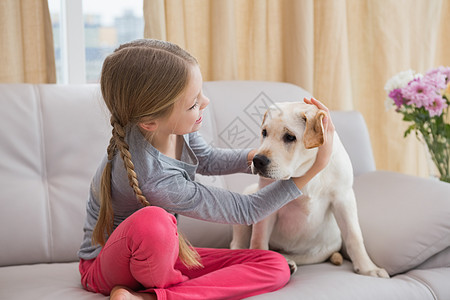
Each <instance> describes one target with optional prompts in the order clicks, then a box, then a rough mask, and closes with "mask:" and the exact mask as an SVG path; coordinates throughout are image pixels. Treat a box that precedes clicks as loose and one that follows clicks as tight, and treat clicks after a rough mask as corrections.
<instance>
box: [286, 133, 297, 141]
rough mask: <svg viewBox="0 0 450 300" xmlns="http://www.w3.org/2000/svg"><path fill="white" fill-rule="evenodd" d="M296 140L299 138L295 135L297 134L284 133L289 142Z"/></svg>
mask: <svg viewBox="0 0 450 300" xmlns="http://www.w3.org/2000/svg"><path fill="white" fill-rule="evenodd" d="M296 140H297V138H296V137H295V135H292V134H288V133H286V134H285V135H284V141H285V142H287V143H292V142H295V141H296Z"/></svg>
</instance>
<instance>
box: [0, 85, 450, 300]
mask: <svg viewBox="0 0 450 300" xmlns="http://www.w3.org/2000/svg"><path fill="white" fill-rule="evenodd" d="M204 92H205V94H206V95H207V96H209V97H210V99H211V104H210V105H209V108H208V111H207V112H206V113H205V121H204V122H205V124H204V126H203V128H202V134H203V135H204V136H205V138H206V139H207V141H208V142H210V143H213V144H214V145H216V146H220V147H256V146H257V145H258V142H259V137H258V136H259V122H260V120H261V115H262V113H263V112H264V111H265V109H266V107H267V105H268V104H271V103H273V102H281V101H300V100H302V99H303V97H304V96H309V94H308V93H307V92H306V91H304V90H303V89H301V88H299V87H297V86H294V85H291V84H285V83H274V82H251V81H248V82H245V81H235V82H233V81H228V82H227V81H223V82H205V84H204ZM380 105H383V104H382V100H380ZM332 117H333V120H334V122H335V125H336V128H337V131H338V133H339V134H340V137H341V139H342V141H343V143H344V145H345V147H346V149H347V151H348V152H349V154H350V157H351V159H352V162H353V167H354V173H355V183H354V188H355V192H356V197H357V202H358V208H359V217H360V223H361V228H362V231H363V235H364V238H365V243H366V247H367V250H368V252H369V254H370V256H371V257H372V259H373V261H374V262H375V263H376V264H378V265H379V266H381V267H384V268H386V270H387V271H388V272H389V273H390V274H391V276H392V278H390V279H379V278H372V277H367V276H361V275H357V274H355V273H353V271H352V267H351V263H350V262H348V261H345V262H344V264H343V265H342V266H339V267H337V266H333V265H331V264H330V263H322V264H316V265H308V266H301V267H300V268H299V270H298V271H297V273H296V274H295V275H293V276H292V278H291V280H290V282H289V283H288V284H287V285H286V286H285V287H284V288H282V289H281V290H279V291H277V292H274V293H270V294H264V295H259V296H255V297H252V299H376V300H379V299H408V300H411V299H420V300H424V299H442V300H446V299H450V184H447V183H442V182H439V181H436V180H432V179H424V178H418V177H413V176H407V175H402V174H398V173H393V172H384V171H377V170H376V169H375V163H374V159H373V155H372V151H371V145H370V141H369V137H368V132H367V129H366V127H365V123H364V120H363V118H362V116H361V115H360V114H359V113H357V112H333V114H332ZM0 122H1V123H0V205H1V209H0V220H1V224H2V225H1V226H0V299H8V300H10V299H30V298H31V299H102V298H103V299H104V298H105V297H104V296H102V295H99V294H93V293H90V292H87V291H85V290H83V289H82V287H81V285H80V276H79V273H78V263H77V256H76V252H77V250H78V247H79V245H80V242H81V238H82V226H83V221H84V216H85V202H86V199H87V195H88V187H89V183H90V180H91V177H92V175H93V172H94V170H95V169H96V167H97V164H98V163H99V161H100V158H101V157H102V156H103V155H104V153H105V151H106V145H107V141H108V140H109V138H110V132H111V130H110V128H109V125H108V116H107V110H106V109H105V108H104V106H103V103H102V100H101V95H100V92H99V87H98V85H30V84H0ZM380 126H382V124H380ZM400 138H402V137H399V139H400ZM198 180H200V181H203V182H205V183H207V184H211V185H216V186H222V187H224V188H228V189H231V190H235V191H240V192H241V191H242V190H243V188H244V187H245V186H246V185H248V184H249V183H251V182H255V181H256V176H253V175H244V174H239V175H227V176H224V177H200V176H199V178H198ZM179 223H180V228H181V231H183V232H184V233H185V234H186V235H187V237H188V239H189V240H190V241H191V242H192V243H193V244H194V245H196V246H202V247H228V244H229V242H230V238H231V229H230V226H229V225H223V224H213V223H206V222H202V221H197V220H192V219H188V218H184V217H182V216H180V218H179Z"/></svg>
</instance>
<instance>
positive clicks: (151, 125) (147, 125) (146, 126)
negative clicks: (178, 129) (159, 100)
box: [138, 121, 158, 132]
mask: <svg viewBox="0 0 450 300" xmlns="http://www.w3.org/2000/svg"><path fill="white" fill-rule="evenodd" d="M138 125H139V127H141V128H142V129H143V130H145V131H151V132H153V131H156V129H157V128H158V122H157V121H149V122H141V123H139V124H138Z"/></svg>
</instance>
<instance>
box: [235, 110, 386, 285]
mask: <svg viewBox="0 0 450 300" xmlns="http://www.w3.org/2000/svg"><path fill="white" fill-rule="evenodd" d="M323 116H324V112H323V111H320V110H319V109H318V108H317V107H316V106H315V105H310V104H305V103H301V102H290V103H277V104H276V105H274V106H272V107H271V108H270V109H269V110H268V111H267V112H266V115H265V118H264V120H263V124H262V127H261V129H262V131H263V135H265V137H263V138H262V143H261V146H260V147H259V149H258V151H257V154H256V155H259V156H260V157H261V156H265V157H267V158H268V159H269V160H270V163H269V164H268V165H267V166H266V167H265V168H260V169H258V167H257V166H255V163H253V164H252V170H253V172H254V173H257V174H259V175H261V176H263V177H268V178H271V179H275V180H286V179H289V178H290V177H298V176H302V175H304V174H305V172H306V171H307V170H308V169H309V168H310V167H311V166H312V165H313V163H314V161H315V157H316V154H317V151H318V146H320V145H321V144H322V143H323V139H322V138H323V126H322V117H323ZM292 137H295V139H294V141H291V140H292ZM308 148H309V149H308ZM256 155H255V157H256ZM254 162H255V161H254ZM266 184H268V181H267V180H264V178H262V177H260V182H259V184H255V185H253V186H251V187H249V189H247V191H246V193H251V192H255V191H257V190H258V189H260V188H262V187H263V186H264V185H266ZM352 185H353V171H352V165H351V162H350V158H349V157H348V154H347V152H346V151H345V149H344V146H343V145H342V143H341V141H340V140H339V136H338V135H337V133H335V134H334V143H333V151H332V155H331V158H330V162H329V164H328V165H327V166H326V167H325V169H323V170H322V171H321V172H320V173H319V174H317V175H316V176H315V177H314V178H313V179H312V180H311V181H310V182H309V183H308V184H307V185H306V186H305V187H304V188H303V189H302V193H303V194H302V196H300V197H299V198H297V199H295V200H293V201H291V202H289V203H288V204H286V205H285V206H283V207H282V208H281V209H279V210H278V211H277V212H275V213H273V214H272V215H271V216H269V217H267V218H266V219H264V220H262V221H261V222H259V223H257V224H254V225H253V226H245V225H235V226H233V241H232V242H231V248H232V249H243V248H248V247H249V246H250V248H252V249H269V248H270V249H273V250H276V251H279V252H280V253H282V254H283V255H284V256H285V257H286V258H287V259H288V261H290V262H291V263H292V262H295V264H297V265H302V264H312V263H319V262H323V261H326V260H327V259H329V258H330V256H331V255H332V254H333V253H336V252H338V251H339V250H340V249H341V247H342V240H344V242H345V246H346V249H347V253H348V255H349V257H350V258H351V260H352V262H353V268H354V270H355V272H356V273H359V274H364V275H370V276H375V277H386V278H387V277H389V275H388V274H387V272H386V271H385V270H384V269H381V268H379V267H378V266H376V265H375V264H374V263H373V262H372V260H371V259H370V258H369V255H368V254H367V252H366V249H365V247H364V243H363V237H362V233H361V229H360V226H359V223H358V215H357V208H356V201H355V195H354V192H353V189H352ZM267 201H270V199H267ZM295 264H294V266H295ZM295 268H296V267H295Z"/></svg>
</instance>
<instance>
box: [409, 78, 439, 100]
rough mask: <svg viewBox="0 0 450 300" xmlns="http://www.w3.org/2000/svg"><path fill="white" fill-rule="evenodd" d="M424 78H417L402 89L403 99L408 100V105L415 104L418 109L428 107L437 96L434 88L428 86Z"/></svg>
mask: <svg viewBox="0 0 450 300" xmlns="http://www.w3.org/2000/svg"><path fill="white" fill-rule="evenodd" d="M422 79H423V77H422V78H416V79H414V80H413V81H411V82H410V83H409V84H408V85H407V86H405V87H404V88H402V89H401V92H402V95H403V98H405V99H408V100H409V101H408V102H407V104H414V105H415V106H417V107H419V108H420V107H424V106H425V107H427V106H428V105H430V104H431V103H432V101H433V98H434V96H435V95H436V92H435V89H434V88H433V86H431V85H429V84H427V83H426V82H425V81H424V80H422Z"/></svg>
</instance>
